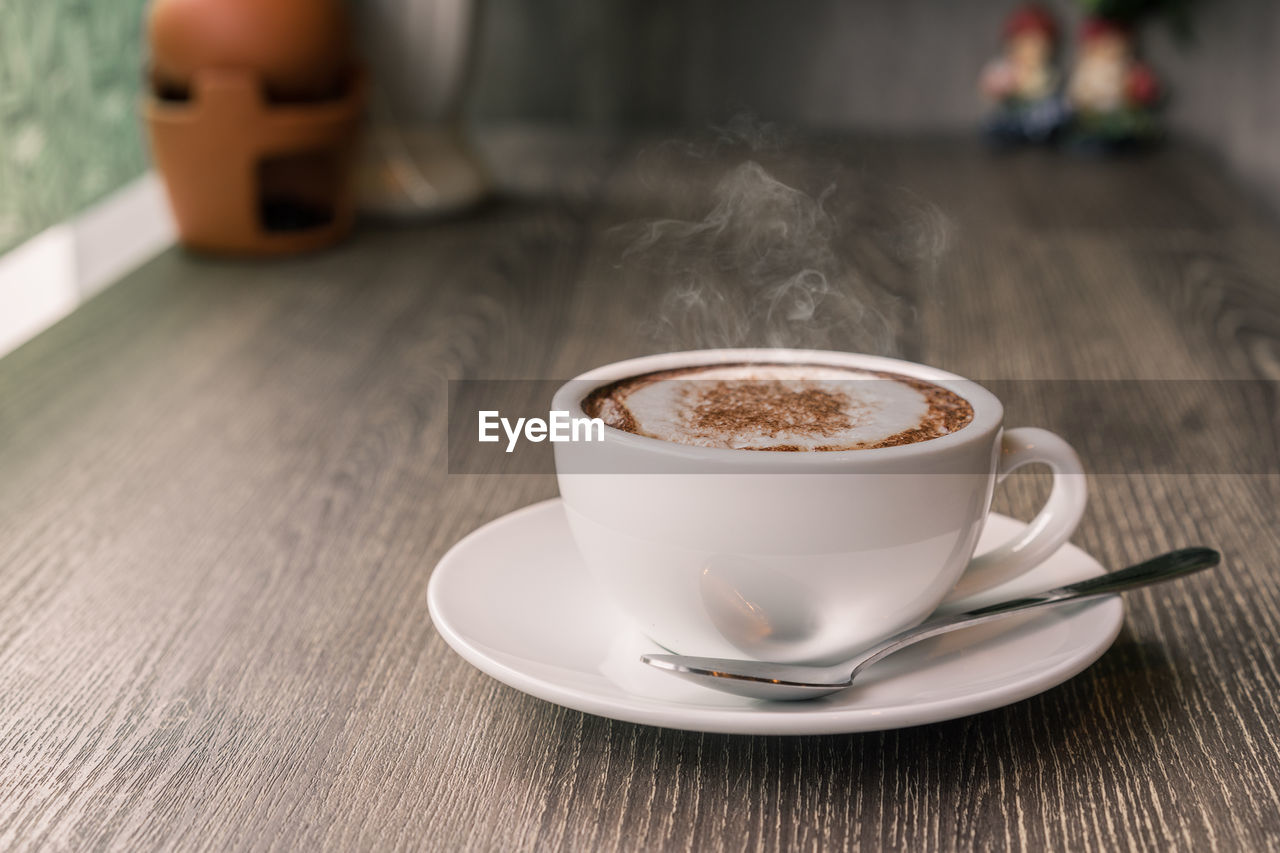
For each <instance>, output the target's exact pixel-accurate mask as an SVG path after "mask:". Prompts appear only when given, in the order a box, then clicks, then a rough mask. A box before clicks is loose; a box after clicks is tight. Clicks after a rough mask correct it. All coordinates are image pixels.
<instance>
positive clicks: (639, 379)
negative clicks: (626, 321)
mask: <svg viewBox="0 0 1280 853" xmlns="http://www.w3.org/2000/svg"><path fill="white" fill-rule="evenodd" d="M722 366H726V367H737V366H744V364H737V363H735V364H726V365H722ZM815 366H821V365H815ZM701 369H702V368H701V367H695V368H677V369H674V370H661V371H655V372H653V373H646V374H642V375H640V376H632V377H630V378H628V379H622V380H619V381H617V382H611V383H609V384H607V385H604V386H601V387H600V388H597V389H595V390H594V391H592V392H591V393H590V394H588V395H587V397H586V399H584V400H583V401H582V407H583V410H584V411H585V412H586V413H587V414H588V415H590V416H591V417H598V418H601V419H603V420H604V422H605V423H606V424H608V425H609V426H610V427H613V428H614V429H620V430H623V431H625V432H631V433H640V430H639V427H638V425H637V424H636V422H635V419H634V418H633V417H632V415H631V412H630V411H629V410H628V409H627V407H626V403H625V400H626V397H627V395H628V394H630V393H631V392H632V391H634V390H636V389H637V388H641V387H643V386H645V385H648V384H650V383H652V382H658V381H666V380H672V379H679V378H680V377H681V376H687V375H688V374H690V373H697V372H698V371H699V370H701ZM868 373H869V374H870V375H872V376H876V377H879V378H881V379H891V380H894V381H897V382H901V383H904V384H906V385H909V386H911V387H912V388H915V389H916V390H918V391H920V392H921V394H923V395H924V397H925V399H926V401H927V402H928V404H929V408H928V411H927V412H926V414H925V415H924V417H923V418H922V419H921V422H920V423H919V424H918V425H917V426H915V427H913V428H912V429H909V430H904V431H902V432H900V433H897V434H896V435H891V436H889V437H888V438H885V439H883V440H881V441H878V442H876V443H874V444H865V443H864V444H856V445H846V444H838V445H834V444H833V445H821V446H819V447H817V448H814V449H815V450H818V451H824V450H865V449H872V448H877V447H895V446H897V445H902V444H915V443H916V442H919V441H927V440H928V439H931V438H938V437H940V436H943V435H948V434H949V433H953V432H955V431H956V430H959V429H962V428H964V427H965V426H966V425H968V423H969V422H970V421H972V420H973V406H971V405H970V404H969V401H968V400H965V399H964V398H963V397H961V396H959V395H958V394H955V393H954V392H952V391H949V390H948V389H946V388H943V387H941V386H939V385H934V384H933V383H932V382H927V381H925V380H922V379H916V378H914V377H911V376H902V375H900V374H896V373H888V372H881V371H868ZM689 385H690V386H694V387H691V388H689V389H686V391H685V392H684V393H685V394H686V395H688V394H691V393H692V394H695V395H696V398H695V399H694V400H690V401H689V402H690V403H691V405H690V406H689V407H688V410H689V411H690V415H689V417H688V427H689V430H690V433H691V434H694V435H697V436H699V437H703V438H706V437H709V436H722V435H728V434H740V433H751V432H755V433H758V434H764V435H769V436H775V435H778V434H780V433H786V432H793V433H794V432H808V433H811V434H814V435H824V436H825V435H833V434H835V433H838V432H839V431H841V430H842V429H845V428H848V427H850V426H853V425H855V419H856V418H857V416H858V413H859V411H860V410H863V411H865V406H860V405H855V404H854V403H853V402H852V401H851V400H849V398H848V397H847V396H846V395H844V394H838V393H832V392H830V391H828V390H824V389H820V388H803V387H800V388H797V387H796V383H795V382H794V381H787V380H764V381H742V380H732V381H719V382H715V383H714V384H710V383H708V382H707V381H706V380H694V381H690V382H689ZM742 449H743V450H756V451H790V452H806V451H805V450H804V448H802V447H799V446H797V445H795V444H777V445H773V446H770V447H744V448H742Z"/></svg>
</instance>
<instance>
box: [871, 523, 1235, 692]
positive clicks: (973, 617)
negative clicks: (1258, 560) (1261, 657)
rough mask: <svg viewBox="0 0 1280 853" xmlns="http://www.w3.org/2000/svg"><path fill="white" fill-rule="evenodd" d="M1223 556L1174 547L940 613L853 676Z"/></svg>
mask: <svg viewBox="0 0 1280 853" xmlns="http://www.w3.org/2000/svg"><path fill="white" fill-rule="evenodd" d="M1221 559H1222V555H1221V554H1219V553H1218V552H1217V551H1214V550H1213V549H1211V548H1183V549H1182V550H1180V551H1170V552H1169V553H1167V554H1161V555H1160V556H1159V557H1153V558H1152V559H1150V560H1147V561H1145V562H1142V563H1138V564H1137V565H1133V566H1129V567H1128V568H1124V569H1120V570H1119V571H1115V572H1109V573H1107V574H1104V575H1098V576H1097V577H1095V578H1089V579H1088V580H1083V581H1078V582H1077V583H1073V584H1067V585H1066V586H1062V587H1058V588H1057V589H1051V590H1048V591H1046V592H1039V593H1034V594H1032V595H1027V596H1023V597H1021V598H1014V599H1011V600H1009V601H1001V602H999V603H998V604H991V605H988V606H986V607H978V608H976V609H973V610H967V611H965V612H964V613H956V614H953V615H946V616H939V617H936V618H934V619H930V620H928V621H926V622H924V623H922V624H920V625H917V626H916V627H914V628H908V629H907V630H905V631H903V632H902V633H900V634H896V635H894V636H892V637H890V638H889V639H887V640H885V641H884V642H882V643H879V644H878V645H876V646H873V647H872V648H870V649H868V650H867V651H865V652H864V653H863V654H862V655H860V656H859V657H858V658H857V659H856V660H855V661H854V667H853V672H852V674H851V675H850V678H853V677H855V676H856V675H857V674H858V671H859V670H861V669H862V668H864V667H867V666H870V665H871V664H873V663H875V662H876V661H878V660H880V659H881V658H884V657H887V656H888V655H891V654H893V653H894V652H896V651H898V650H900V649H903V648H906V647H907V646H910V645H912V644H914V643H918V642H920V641H921V640H924V639H928V638H929V637H936V636H938V635H939V634H945V633H947V632H948V631H955V630H957V629H959V628H968V627H970V626H972V625H979V624H981V623H983V622H990V621H992V620H995V619H999V618H1000V617H1002V616H1007V615H1008V614H1010V613H1017V612H1020V611H1023V610H1031V609H1033V608H1036V607H1047V606H1049V605H1053V604H1062V603H1064V602H1067V601H1079V600H1081V599H1085V598H1097V597H1098V596H1102V595H1112V594H1115V593H1118V592H1124V591H1126V590H1130V589H1137V588H1138V587H1140V586H1148V585H1150V584H1154V583H1160V582H1161V581H1167V580H1173V579H1174V578H1179V577H1182V576H1183V575H1189V574H1191V573H1192V572H1198V571H1201V570H1202V569H1207V568H1210V567H1211V566H1216V565H1217V564H1218V562H1219V561H1220V560H1221Z"/></svg>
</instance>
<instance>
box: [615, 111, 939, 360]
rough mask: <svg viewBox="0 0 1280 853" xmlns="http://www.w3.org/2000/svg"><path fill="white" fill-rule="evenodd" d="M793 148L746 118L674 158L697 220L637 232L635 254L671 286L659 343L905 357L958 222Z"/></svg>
mask: <svg viewBox="0 0 1280 853" xmlns="http://www.w3.org/2000/svg"><path fill="white" fill-rule="evenodd" d="M779 140H780V135H779V134H778V133H776V132H774V131H772V129H771V126H768V125H764V126H761V125H759V124H756V123H752V122H749V121H744V120H742V119H739V120H736V121H735V122H734V123H731V124H730V125H729V126H727V127H725V128H718V129H717V130H716V134H715V137H714V140H713V142H712V143H710V145H709V146H697V145H685V146H669V147H667V148H665V149H663V151H662V152H661V154H662V156H661V158H660V162H659V163H658V164H657V167H658V168H661V169H662V170H663V172H664V183H665V184H666V185H668V186H670V184H671V182H672V180H673V178H674V180H675V181H676V182H678V183H682V184H683V185H686V186H688V187H689V194H688V198H685V199H682V200H681V201H682V202H683V203H684V204H685V206H687V207H688V208H689V210H690V213H691V214H692V215H691V216H690V217H689V218H667V219H658V220H654V221H648V222H643V223H639V224H635V225H632V226H627V227H626V228H624V229H623V233H624V234H625V235H626V237H627V240H628V244H627V246H626V248H625V249H624V251H623V253H622V258H623V264H624V266H632V267H636V266H638V267H640V268H642V269H644V270H646V271H648V272H649V273H650V274H651V275H652V276H653V277H654V278H656V279H658V280H659V282H660V285H659V286H663V287H665V288H666V290H665V295H664V297H663V299H662V303H661V310H660V312H659V316H658V317H657V319H656V320H655V321H654V323H653V326H652V331H653V333H654V335H655V337H657V338H658V339H659V340H660V341H661V342H662V343H664V344H666V345H668V346H672V347H676V348H696V347H738V346H768V347H783V346H789V347H810V348H818V349H848V350H856V351H862V352H873V353H881V354H898V353H899V348H900V341H899V335H898V332H899V331H900V330H902V329H903V328H905V326H906V325H907V324H908V323H909V321H910V313H911V304H912V300H911V299H909V298H908V296H909V295H915V296H917V297H918V296H919V295H921V291H922V289H923V288H926V287H928V286H929V283H930V282H931V281H932V280H933V276H934V273H935V272H936V269H937V266H938V263H939V261H940V259H941V257H942V256H943V254H944V253H945V252H946V250H947V247H948V245H949V242H950V235H951V228H950V223H949V221H948V220H947V218H946V217H945V216H944V215H943V214H942V213H941V212H940V211H939V210H938V209H937V208H936V207H934V206H933V205H930V204H926V203H922V202H920V201H919V200H918V199H915V198H914V197H913V196H910V195H909V194H907V193H905V192H902V191H893V190H888V189H886V188H884V187H877V186H875V185H874V183H873V182H871V181H869V180H867V179H866V178H865V177H862V176H859V175H857V174H855V173H854V172H852V171H851V170H849V169H848V168H846V167H843V166H841V165H839V164H817V163H814V162H812V161H810V160H802V159H799V158H796V157H794V156H789V155H788V154H787V153H786V151H785V150H784V149H783V148H782V146H781V143H780V141H779ZM672 155H675V156H674V157H673V156H672ZM790 173H796V178H795V179H794V180H792V179H791V178H790ZM780 174H785V175H787V176H788V180H789V181H790V182H789V183H787V182H784V181H783V180H782V179H780V177H778V175H780ZM815 174H817V175H820V176H821V180H819V181H816V182H815V181H812V180H810V181H809V183H812V184H815V186H814V187H812V188H811V189H809V188H805V183H806V182H805V177H806V175H807V176H809V177H810V178H812V176H813V175H815ZM708 177H710V180H709V181H708Z"/></svg>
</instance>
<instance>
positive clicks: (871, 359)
mask: <svg viewBox="0 0 1280 853" xmlns="http://www.w3.org/2000/svg"><path fill="white" fill-rule="evenodd" d="M735 361H737V362H751V361H761V362H764V361H768V362H774V363H804V362H806V361H814V362H817V363H820V364H830V365H832V366H836V367H852V368H857V369H862V370H879V371H884V372H887V373H897V374H900V375H902V376H908V377H911V378H913V379H923V380H925V381H927V382H932V383H934V384H936V385H940V386H942V387H943V388H946V389H948V390H950V391H952V392H954V393H956V394H958V395H960V396H961V397H963V398H964V399H965V400H967V401H968V402H969V404H970V405H971V406H972V407H973V420H972V421H970V422H969V423H968V424H966V425H965V426H964V427H963V428H961V429H958V430H956V431H955V432H953V433H950V434H948V435H943V436H938V437H937V438H930V439H927V440H925V441H918V442H915V443H913V444H899V445H894V446H891V447H868V448H859V449H855V450H824V451H820V452H807V453H768V452H761V451H750V450H743V449H740V448H731V447H700V446H695V445H689V444H681V443H679V442H674V441H666V440H664V439H660V438H653V437H651V436H647V435H637V434H635V433H630V432H626V431H625V430H620V429H617V428H615V427H611V426H608V425H606V426H605V428H604V429H605V438H606V441H611V442H615V443H618V444H621V445H623V446H626V447H630V448H633V449H635V450H643V451H645V452H648V453H658V454H662V455H665V456H676V457H685V458H691V459H701V460H716V461H719V462H730V461H731V462H732V463H733V464H734V465H735V467H737V466H741V465H751V466H752V467H756V466H760V467H787V468H795V467H798V466H813V467H818V466H825V465H831V464H835V463H841V464H848V463H855V462H857V461H859V460H861V461H865V462H867V463H872V462H875V463H877V464H879V463H883V462H888V461H891V460H894V459H910V458H916V457H921V456H927V455H932V454H935V453H942V452H945V451H946V450H948V449H952V448H958V447H961V446H964V445H968V444H970V443H972V442H974V441H979V440H982V439H983V438H984V437H986V436H988V435H989V434H990V433H991V431H992V430H995V429H999V428H1000V426H1001V424H1002V422H1003V420H1004V406H1003V405H1002V404H1001V402H1000V400H999V399H998V398H997V397H996V396H995V395H994V394H992V393H991V392H990V391H988V390H987V389H986V388H983V387H982V386H981V385H979V384H978V383H976V382H974V381H973V380H971V379H966V378H965V377H963V376H960V375H959V374H955V373H951V372H949V371H946V370H942V369H941V368H937V367H932V366H930V365H927V364H920V363H918V362H914V361H905V360H903V359H897V358H890V357H888V356H880V355H870V354H866V353H853V352H846V351H842V350H819V349H792V348H771V347H737V348H720V349H702V350H681V351H677V352H667V353H655V354H653V355H645V356H639V357H637V358H629V359H624V360H623V361H616V362H612V363H610V364H604V365H601V366H599V367H595V368H592V369H591V370H588V371H586V372H585V373H581V374H579V375H578V376H575V377H574V378H573V379H570V380H569V381H568V382H566V383H565V384H564V385H562V386H560V388H559V389H558V390H557V391H556V392H555V395H554V396H553V398H552V408H554V409H556V410H562V411H568V412H569V413H570V415H571V416H572V417H584V416H586V413H585V412H584V411H583V409H582V401H583V400H584V399H585V398H586V396H587V394H589V393H590V392H591V391H594V390H595V389H596V388H599V387H600V386H601V385H604V384H607V383H609V382H616V381H618V380H620V379H626V378H628V377H632V376H638V375H640V374H644V373H652V372H655V371H659V370H672V369H677V368H682V367H699V366H703V365H708V364H716V363H719V362H735Z"/></svg>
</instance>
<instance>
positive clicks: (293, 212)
mask: <svg viewBox="0 0 1280 853" xmlns="http://www.w3.org/2000/svg"><path fill="white" fill-rule="evenodd" d="M149 38H150V44H151V52H152V57H151V65H150V68H149V74H148V76H149V79H150V81H151V92H150V93H149V96H148V98H147V101H146V105H145V108H144V113H145V117H146V123H147V129H148V135H149V137H150V142H151V150H152V156H153V158H154V160H155V165H156V168H157V170H158V171H159V172H160V174H161V176H162V177H163V178H164V182H165V186H166V189H167V191H168V195H169V200H170V203H171V205H172V207H173V212H174V216H175V218H176V220H177V223H178V230H179V234H180V237H181V239H182V242H183V243H184V244H185V245H187V246H189V247H191V248H193V249H198V250H203V251H209V252H222V253H233V254H248V255H262V254H279V253H288V252H299V251H305V250H309V249H315V248H318V247H321V246H325V245H328V244H330V243H332V242H334V241H336V240H338V239H339V238H341V237H342V236H343V235H344V234H345V233H346V232H347V231H348V230H349V229H350V227H351V223H352V220H353V218H354V216H353V212H354V201H353V193H352V190H351V186H350V184H351V173H352V168H353V164H354V160H355V154H356V143H357V139H358V135H359V128H360V119H361V114H362V111H363V106H364V101H365V75H364V73H363V71H362V70H361V69H360V68H359V67H357V66H356V64H355V63H354V62H353V60H352V49H351V44H350V37H349V28H348V26H347V23H346V18H345V16H344V14H343V10H342V7H341V6H340V5H339V4H338V3H337V2H336V0H271V2H261V0H157V2H155V3H154V5H153V6H152V8H151V14H150V20H149Z"/></svg>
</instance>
